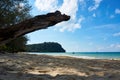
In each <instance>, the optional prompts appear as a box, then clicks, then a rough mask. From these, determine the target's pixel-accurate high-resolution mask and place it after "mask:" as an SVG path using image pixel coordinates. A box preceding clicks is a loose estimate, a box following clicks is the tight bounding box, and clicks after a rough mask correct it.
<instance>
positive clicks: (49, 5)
mask: <svg viewBox="0 0 120 80" xmlns="http://www.w3.org/2000/svg"><path fill="white" fill-rule="evenodd" d="M57 4H58V1H57V0H36V1H35V6H36V7H37V9H38V10H40V11H45V12H48V11H49V12H50V11H54V10H55V9H57Z"/></svg>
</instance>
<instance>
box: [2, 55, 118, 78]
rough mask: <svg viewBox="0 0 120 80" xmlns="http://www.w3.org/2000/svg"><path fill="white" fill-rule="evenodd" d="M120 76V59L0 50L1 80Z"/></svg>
mask: <svg viewBox="0 0 120 80" xmlns="http://www.w3.org/2000/svg"><path fill="white" fill-rule="evenodd" d="M111 64H112V65H111ZM119 76H120V60H105V59H100V60H99V59H81V58H74V57H68V56H49V55H37V54H28V53H16V54H10V53H8V54H0V80H119V79H120V78H119Z"/></svg>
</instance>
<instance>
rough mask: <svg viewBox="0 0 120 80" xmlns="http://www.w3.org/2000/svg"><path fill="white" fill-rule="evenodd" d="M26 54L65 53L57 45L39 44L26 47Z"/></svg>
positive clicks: (50, 43)
mask: <svg viewBox="0 0 120 80" xmlns="http://www.w3.org/2000/svg"><path fill="white" fill-rule="evenodd" d="M26 47H27V51H28V52H65V50H64V49H63V48H62V46H61V45H60V44H59V43H55V42H44V43H39V44H31V45H27V46H26Z"/></svg>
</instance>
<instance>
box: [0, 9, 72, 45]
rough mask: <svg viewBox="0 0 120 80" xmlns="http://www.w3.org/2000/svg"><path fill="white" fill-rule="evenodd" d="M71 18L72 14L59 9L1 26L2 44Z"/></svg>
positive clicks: (0, 42)
mask: <svg viewBox="0 0 120 80" xmlns="http://www.w3.org/2000/svg"><path fill="white" fill-rule="evenodd" d="M69 19H70V16H67V15H65V14H63V15H62V14H61V13H60V12H59V11H56V12H54V13H48V14H46V15H38V16H35V17H34V18H31V19H28V20H25V21H23V22H20V23H18V24H15V25H12V26H9V27H6V28H0V45H2V44H5V43H7V42H9V41H11V40H13V39H15V38H17V37H19V36H22V35H25V34H27V33H30V32H33V31H35V30H39V29H46V28H48V27H50V26H53V25H55V24H57V23H59V22H62V21H67V20H69Z"/></svg>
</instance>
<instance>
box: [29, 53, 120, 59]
mask: <svg viewBox="0 0 120 80" xmlns="http://www.w3.org/2000/svg"><path fill="white" fill-rule="evenodd" d="M31 54H40V55H41V54H44V55H52V56H71V57H77V58H85V59H119V60H120V52H67V53H37V52H32V53H31Z"/></svg>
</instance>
